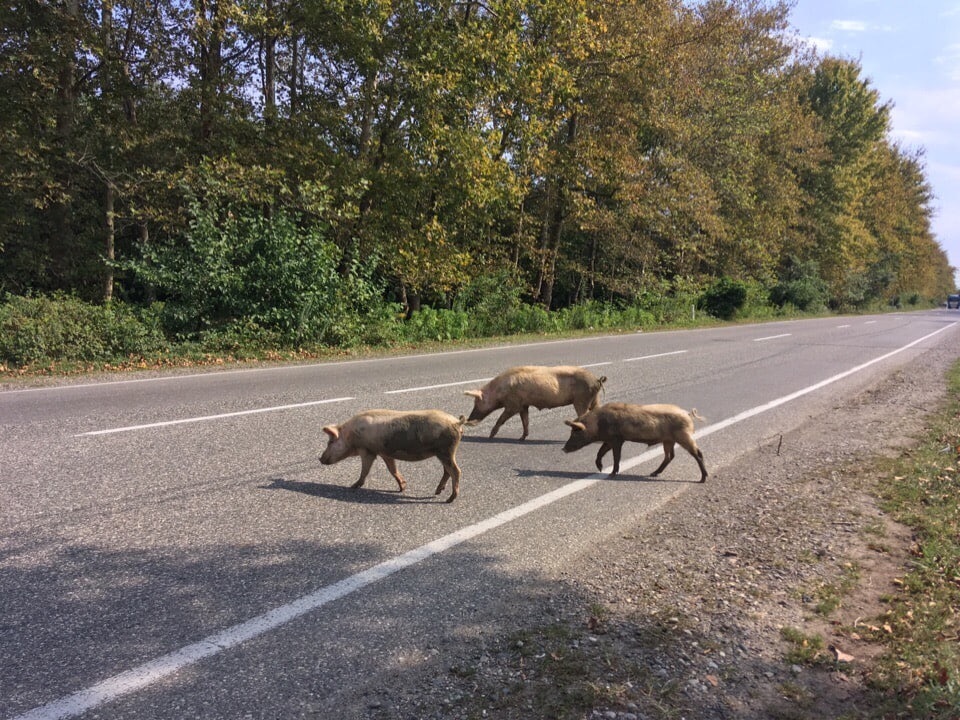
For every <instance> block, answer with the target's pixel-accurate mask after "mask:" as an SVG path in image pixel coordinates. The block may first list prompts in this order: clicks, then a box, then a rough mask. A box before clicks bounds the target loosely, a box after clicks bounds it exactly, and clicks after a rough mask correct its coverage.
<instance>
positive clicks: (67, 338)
mask: <svg viewBox="0 0 960 720" xmlns="http://www.w3.org/2000/svg"><path fill="white" fill-rule="evenodd" d="M156 310H157V309H153V310H149V309H148V310H146V311H140V312H137V311H136V310H134V309H133V308H131V307H129V306H127V305H125V304H123V303H121V302H116V301H115V302H112V303H109V304H107V305H94V304H91V303H87V302H84V301H82V300H79V299H77V298H75V297H71V296H67V295H62V294H58V295H54V296H51V297H21V296H15V295H7V296H6V298H5V299H4V301H3V303H2V304H0V362H3V363H5V364H11V365H14V366H25V365H31V364H39V363H48V362H56V361H77V362H109V361H113V360H118V359H125V358H127V357H130V356H143V355H149V354H154V353H157V352H160V351H161V350H163V349H165V348H166V345H167V342H166V339H165V338H164V336H163V333H162V332H161V331H160V327H159V323H158V322H157V314H156Z"/></svg>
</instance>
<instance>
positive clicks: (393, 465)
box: [380, 455, 407, 492]
mask: <svg viewBox="0 0 960 720" xmlns="http://www.w3.org/2000/svg"><path fill="white" fill-rule="evenodd" d="M380 458H381V459H382V460H383V464H384V465H386V466H387V470H389V471H390V474H391V475H393V477H395V478H396V480H397V485H399V486H400V492H403V491H404V489H405V488H406V487H407V481H406V480H404V479H403V475H401V474H400V470H399V469H398V468H397V461H396V460H394V459H393V458H392V457H390V456H389V455H381V456H380Z"/></svg>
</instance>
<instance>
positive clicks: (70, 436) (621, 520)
mask: <svg viewBox="0 0 960 720" xmlns="http://www.w3.org/2000/svg"><path fill="white" fill-rule="evenodd" d="M958 320H960V315H957V314H956V313H955V312H950V311H946V310H937V311H929V312H917V313H903V314H891V315H879V316H871V317H855V318H830V319H820V320H803V321H794V322H780V323H769V324H763V325H743V326H734V327H725V328H719V329H710V330H697V331H689V332H664V333H636V334H623V335H616V336H605V337H596V338H589V339H580V340H570V341H557V342H544V343H535V344H523V345H509V346H502V347H494V348H488V349H481V350H465V351H457V352H450V353H438V354H429V355H419V356H409V357H397V358H385V359H371V360H360V361H351V362H340V363H322V364H313V365H297V366H290V367H277V368H264V369H251V370H240V371H221V372H207V373H200V374H194V375H184V374H182V373H181V374H174V375H168V376H162V377H148V378H134V379H119V380H114V381H107V382H97V383H84V382H74V383H71V384H64V385H59V386H54V387H41V388H33V389H25V390H10V389H8V390H6V391H0V718H13V717H18V718H19V717H32V718H44V719H48V718H54V717H74V716H88V717H94V716H95V717H98V718H110V719H113V718H158V719H159V718H171V719H173V718H176V719H177V720H182V719H183V718H193V717H197V718H201V717H202V718H243V717H271V718H273V717H277V718H280V717H310V716H323V717H336V716H337V715H338V713H339V710H338V709H344V708H358V707H360V708H362V707H364V706H365V704H373V705H376V704H378V703H380V702H383V701H384V698H385V697H386V698H387V701H388V694H389V688H387V687H385V678H388V677H396V674H397V672H398V671H401V672H409V673H417V672H418V671H420V670H421V669H422V668H427V667H431V666H432V663H433V662H434V661H435V660H436V658H437V657H438V656H440V655H442V653H443V652H444V648H445V647H448V646H449V645H450V643H453V642H456V641H457V640H458V639H463V638H469V637H473V636H476V635H477V634H482V633H487V632H495V631H496V628H497V625H498V620H499V619H500V618H501V617H503V615H504V614H505V613H509V609H510V607H511V606H513V605H516V604H517V603H523V602H527V601H528V600H529V598H530V597H532V596H534V595H535V594H536V592H537V589H538V586H540V587H542V586H544V585H546V584H549V583H551V582H555V580H556V578H557V577H558V574H560V573H562V570H563V567H564V563H565V562H566V561H567V560H568V559H570V558H572V557H575V556H577V555H579V554H580V553H582V552H583V551H584V550H585V549H586V548H588V547H592V546H595V545H596V544H598V543H602V542H603V541H604V539H605V538H608V537H610V536H611V535H612V534H614V533H616V532H618V530H619V529H620V528H623V527H626V526H628V525H631V524H633V523H636V522H642V521H643V518H644V517H646V516H648V515H649V514H650V513H655V512H656V509H657V507H658V506H660V505H661V504H662V503H663V502H665V501H666V500H668V499H669V498H671V497H674V496H675V495H677V494H679V493H686V492H692V493H705V492H709V484H710V481H709V480H708V481H707V483H706V484H705V485H700V484H699V483H697V482H696V481H697V480H698V479H699V472H698V469H697V466H696V463H695V462H694V460H693V459H692V458H690V457H689V456H688V455H686V453H685V452H684V451H683V450H682V449H680V448H677V456H676V459H675V460H674V462H673V463H672V465H670V467H668V468H667V470H666V471H665V472H664V474H663V476H662V477H661V478H659V479H657V480H656V481H654V480H651V479H648V478H646V477H645V476H644V475H643V473H645V472H650V471H652V470H653V469H654V468H655V467H656V465H657V464H658V462H659V457H660V451H659V449H656V448H655V449H653V450H652V451H647V450H646V448H643V447H640V446H637V445H627V446H626V447H625V448H624V463H623V469H622V470H621V476H620V477H619V478H617V479H615V480H607V479H602V478H601V476H600V475H599V474H595V472H594V471H595V468H594V467H593V460H594V456H595V454H596V448H597V446H596V445H594V446H590V447H588V448H586V449H584V450H582V451H580V452H578V453H574V454H570V455H565V454H563V453H562V452H561V451H560V447H561V445H562V443H563V441H564V440H565V438H566V436H567V434H568V433H567V428H566V426H564V425H563V422H562V421H563V419H565V418H568V417H572V414H573V413H572V408H562V409H557V410H548V411H543V412H536V411H531V418H530V425H531V433H530V437H529V438H528V439H527V440H526V441H524V442H522V443H521V442H518V441H517V438H518V437H519V435H520V421H519V418H513V419H512V420H510V421H508V422H507V423H506V425H504V427H503V428H502V429H501V430H500V433H499V435H498V437H497V438H495V439H493V440H490V439H489V438H487V435H488V433H489V430H490V428H491V427H492V425H493V422H494V420H495V419H496V416H497V414H494V415H492V416H490V417H489V418H487V419H486V420H485V421H484V422H483V423H482V424H481V425H479V426H477V427H475V428H470V429H468V431H467V436H466V437H465V438H464V441H463V443H462V444H461V447H460V451H459V453H458V460H459V463H460V466H461V468H462V469H463V480H462V483H461V490H460V497H459V498H458V499H457V501H456V502H454V503H453V504H450V505H448V504H446V503H444V502H443V500H444V499H445V498H446V495H447V492H448V491H447V492H445V493H444V494H443V495H441V497H440V498H436V497H434V495H433V494H432V493H433V490H434V488H435V486H436V483H437V481H438V479H439V477H440V474H441V469H440V466H439V463H437V462H436V461H435V460H427V461H424V462H421V463H401V470H402V471H403V472H404V474H405V475H406V478H407V481H408V485H407V491H406V492H405V493H404V494H402V495H401V494H399V493H398V492H397V491H396V483H395V482H394V480H393V479H392V478H391V477H390V476H389V474H388V473H387V471H386V469H385V468H384V467H383V465H382V464H381V463H379V461H378V463H377V464H376V465H375V466H374V470H373V471H372V472H371V475H370V477H369V478H368V480H367V484H366V486H365V487H364V488H363V489H361V490H359V491H353V490H351V489H350V488H349V486H350V485H351V484H352V483H353V482H354V481H355V480H356V478H357V476H358V474H359V460H357V459H351V460H347V461H344V462H342V463H340V464H338V465H335V466H331V467H322V466H321V465H320V464H319V462H318V461H317V457H318V455H319V453H320V452H321V451H322V448H323V446H324V445H325V439H324V438H323V437H322V433H321V432H320V428H321V427H322V426H323V425H325V424H328V423H333V422H340V421H343V420H345V419H347V418H348V417H349V416H351V415H352V414H354V413H355V412H358V411H360V410H363V409H367V408H372V407H388V408H396V409H419V408H430V407H437V408H440V409H443V410H446V411H448V412H450V413H452V414H454V415H460V414H464V413H468V412H469V409H470V407H471V405H472V400H471V398H467V397H464V396H463V391H464V390H468V389H472V388H478V387H480V385H482V384H483V382H484V381H485V380H487V379H489V378H491V377H493V376H494V375H496V374H497V373H498V372H500V371H501V370H503V369H505V368H507V367H509V366H512V365H519V364H544V365H554V364H572V365H581V366H586V367H590V368H591V369H593V371H594V372H596V373H597V374H598V375H599V374H602V375H606V376H607V377H608V381H607V384H606V393H605V397H604V400H605V401H613V400H617V401H625V402H671V403H676V404H679V405H681V406H684V407H696V408H697V409H698V411H699V412H700V414H701V415H703V416H704V417H705V418H706V422H705V423H702V424H700V435H699V436H698V437H699V438H700V439H699V440H698V442H699V443H700V447H701V449H702V450H703V453H704V456H705V460H706V464H707V468H708V470H710V472H711V474H712V475H714V476H717V477H720V476H722V474H723V473H724V467H725V464H727V463H729V462H730V461H731V460H732V459H734V458H736V457H737V456H738V455H739V454H740V453H742V452H744V451H745V450H746V449H750V448H754V447H756V446H757V444H758V443H765V442H771V441H772V440H774V439H775V438H776V437H777V435H778V434H779V433H782V432H786V431H788V430H789V429H791V428H793V427H795V426H797V425H798V424H800V423H801V422H804V421H806V420H808V419H810V418H811V417H816V416H817V415H819V414H821V413H825V412H829V411H830V408H831V407H832V406H833V405H834V404H835V402H836V398H838V397H843V396H847V395H850V394H853V393H855V392H857V391H858V390H860V389H862V388H864V387H865V386H867V385H869V384H872V383H873V382H875V381H876V380H877V379H878V378H879V377H881V376H883V375H886V374H889V373H891V372H894V371H896V370H897V369H898V368H900V367H902V366H905V365H909V364H910V363H915V362H923V355H924V351H925V349H929V348H930V347H933V346H935V345H936V344H938V343H940V342H944V341H945V340H946V339H947V338H955V337H956V334H957V333H960V323H958ZM645 453H646V454H645ZM630 458H634V460H633V461H632V462H628V460H629V459H630ZM607 461H608V462H610V461H611V457H610V456H609V455H608V456H607ZM448 490H449V489H448ZM385 694H386V695H385ZM344 714H348V713H347V712H346V711H344Z"/></svg>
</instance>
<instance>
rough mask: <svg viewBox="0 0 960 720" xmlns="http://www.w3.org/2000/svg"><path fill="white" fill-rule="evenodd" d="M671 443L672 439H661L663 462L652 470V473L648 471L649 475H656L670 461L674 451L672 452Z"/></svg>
mask: <svg viewBox="0 0 960 720" xmlns="http://www.w3.org/2000/svg"><path fill="white" fill-rule="evenodd" d="M673 445H674V443H673V441H672V440H664V441H663V462H662V463H660V467H658V468H657V469H656V470H654V471H653V472H652V473H650V477H656V476H657V475H659V474H660V472H661V471H662V470H663V469H664V468H665V467H666V466H667V465H669V464H670V461H671V460H673V455H674V453H673Z"/></svg>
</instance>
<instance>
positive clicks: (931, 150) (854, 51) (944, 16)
mask: <svg viewBox="0 0 960 720" xmlns="http://www.w3.org/2000/svg"><path fill="white" fill-rule="evenodd" d="M790 24H791V26H792V27H793V28H794V30H795V31H796V33H797V35H798V36H799V37H800V38H802V39H804V40H805V41H807V42H808V43H810V44H812V45H813V46H815V47H816V48H817V50H818V51H819V52H820V53H821V54H829V55H833V56H838V57H843V58H848V59H853V60H857V61H858V62H859V63H860V67H861V77H862V78H864V79H866V80H868V81H869V82H870V85H871V86H872V87H873V88H874V89H875V90H876V91H877V92H878V93H879V94H880V101H881V102H888V101H889V102H892V103H893V110H892V112H891V121H892V128H891V137H892V138H893V139H894V140H895V141H897V142H899V143H900V144H901V146H902V147H904V148H905V149H908V150H916V149H920V148H922V149H923V150H924V167H925V171H926V178H927V181H928V182H929V184H930V187H931V188H932V190H933V194H934V196H935V198H934V201H933V210H934V215H933V223H932V229H933V234H934V235H935V236H936V238H937V242H939V243H940V247H942V248H943V249H944V250H945V251H946V253H947V258H948V260H949V262H950V264H951V265H953V266H954V267H955V268H958V269H960V0H794V4H793V11H792V12H791V14H790ZM958 275H960V273H958ZM958 282H960V278H958Z"/></svg>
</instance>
